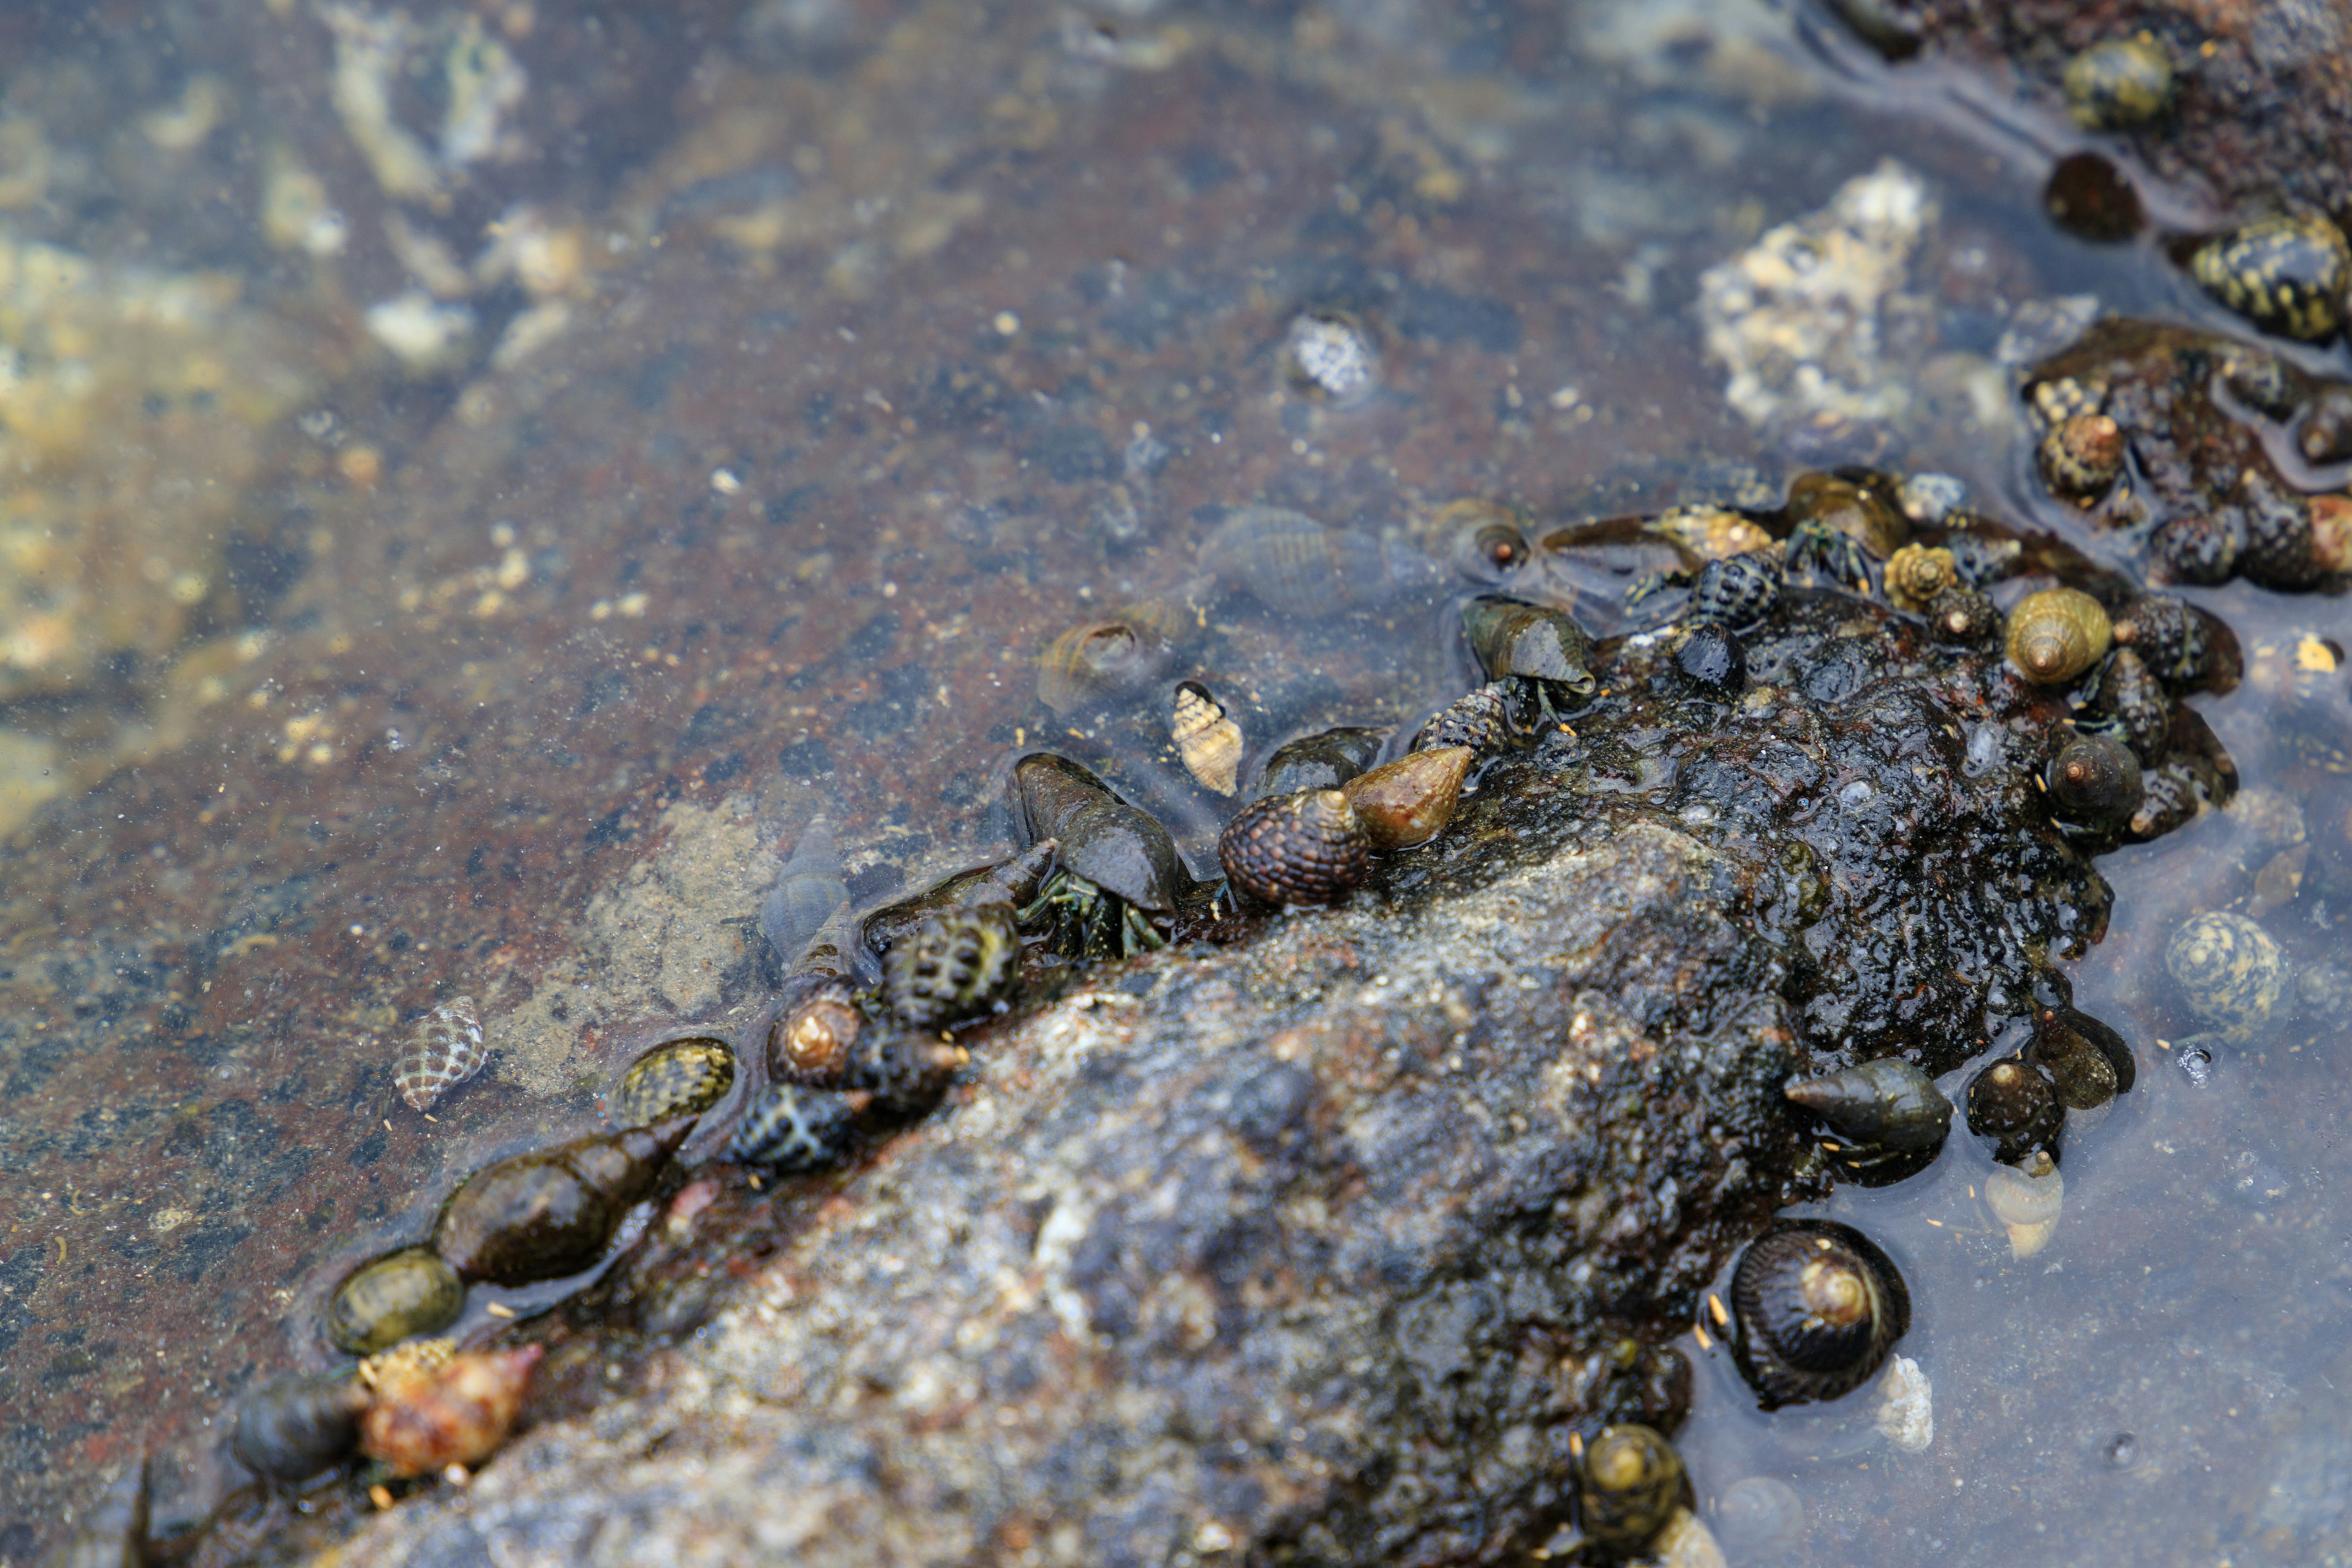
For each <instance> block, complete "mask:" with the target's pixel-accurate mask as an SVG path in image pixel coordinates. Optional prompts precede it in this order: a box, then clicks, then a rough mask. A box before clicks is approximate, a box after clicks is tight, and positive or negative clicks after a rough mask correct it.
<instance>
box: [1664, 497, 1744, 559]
mask: <svg viewBox="0 0 2352 1568" xmlns="http://www.w3.org/2000/svg"><path fill="white" fill-rule="evenodd" d="M1650 526H1651V527H1653V528H1654V529H1656V530H1657V531H1659V532H1660V533H1663V534H1664V535H1665V536H1666V537H1667V538H1668V539H1671V540H1673V541H1674V542H1675V543H1677V544H1679V545H1681V546H1682V547H1683V548H1684V549H1685V550H1688V551H1689V552H1691V553H1692V554H1694V555H1696V556H1698V557H1699V558H1700V559H1701V560H1705V561H1722V560H1725V559H1727V558H1728V557H1731V556H1734V555H1745V554H1747V553H1748V552H1751V551H1759V550H1769V549H1770V548H1771V547H1772V536H1771V535H1770V534H1769V533H1767V532H1765V531H1764V530H1763V529H1762V528H1761V527H1759V525H1758V524H1757V523H1756V522H1754V521H1752V520H1750V519H1748V518H1746V517H1743V516H1741V515H1740V514H1739V513H1738V512H1736V511H1732V510H1728V509H1727V508H1725V507H1719V506H1677V507H1670V508H1668V509H1667V510H1665V511H1664V512H1662V513H1661V514H1659V517H1658V520H1657V521H1655V522H1654V523H1652V524H1651V525H1650Z"/></svg>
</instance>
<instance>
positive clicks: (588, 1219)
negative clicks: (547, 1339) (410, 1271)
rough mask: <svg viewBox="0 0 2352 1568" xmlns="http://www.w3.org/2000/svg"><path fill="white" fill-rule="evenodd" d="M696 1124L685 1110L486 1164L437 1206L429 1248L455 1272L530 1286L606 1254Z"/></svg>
mask: <svg viewBox="0 0 2352 1568" xmlns="http://www.w3.org/2000/svg"><path fill="white" fill-rule="evenodd" d="M693 1125H694V1121H693V1119H692V1118H691V1117H684V1116H681V1117H679V1118H677V1120H676V1121H666V1122H663V1123H661V1124H660V1125H658V1126H655V1127H632V1128H629V1129H627V1130H626V1131H620V1132H604V1133H599V1134H597V1135H595V1136H594V1137H590V1138H580V1139H575V1140H573V1141H572V1142H569V1143H562V1144H558V1145H557V1146H556V1147H554V1148H552V1149H541V1150H536V1151H533V1152H530V1153H528V1154H518V1155H516V1156H514V1157H513V1158H512V1159H509V1160H500V1161H499V1162H498V1163H496V1164H494V1165H486V1166H484V1167H483V1168H482V1169H481V1170H478V1171H477V1172H475V1173H473V1174H472V1175H471V1176H468V1177H467V1179H466V1182H465V1184H464V1185H463V1186H460V1187H459V1188H458V1189H457V1191H456V1192H454V1193H452V1194H449V1199H448V1202H446V1203H445V1204H444V1205H442V1206H441V1217H440V1219H439V1220H438V1221H437V1222H436V1224H435V1226H434V1227H433V1249H434V1250H435V1251H436V1252H438V1253H439V1254H440V1255H441V1257H442V1258H443V1259H444V1260H445V1261H446V1262H447V1264H448V1265H449V1267H450V1268H454V1269H456V1270H457V1278H459V1279H487V1280H488V1281H489V1282H490V1283H491V1284H494V1285H529V1284H532V1283H534V1282H536V1281H538V1280H541V1279H562V1278H563V1277H564V1276H566V1275H569V1274H577V1273H579V1272H580V1271H581V1270H582V1269H583V1268H589V1267H591V1266H592V1265H593V1264H594V1263H595V1262H596V1260H597V1259H598V1258H601V1257H603V1256H604V1248H605V1247H606V1246H607V1245H609V1244H610V1243H611V1241H612V1239H613V1233H614V1231H616V1230H618V1229H619V1228H620V1226H621V1220H622V1217H623V1216H624V1215H626V1214H627V1213H628V1211H629V1205H632V1204H634V1203H635V1202H636V1201H637V1200H638V1199H640V1198H642V1197H644V1196H645V1195H646V1194H647V1193H648V1192H650V1191H651V1190H652V1188H653V1184H654V1183H655V1181H656V1179H657V1178H658V1177H659V1176H660V1174H661V1171H662V1167H663V1165H664V1164H665V1163H667V1161H668V1159H669V1157H670V1155H671V1154H672V1153H673V1152H675V1151H676V1150H677V1146H678V1144H679V1143H680V1142H683V1141H684V1140H685V1138H686V1135H687V1132H688V1131H689V1130H690V1129H691V1128H692V1127H693Z"/></svg>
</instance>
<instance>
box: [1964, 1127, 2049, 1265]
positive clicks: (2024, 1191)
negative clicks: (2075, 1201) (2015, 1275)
mask: <svg viewBox="0 0 2352 1568" xmlns="http://www.w3.org/2000/svg"><path fill="white" fill-rule="evenodd" d="M2065 1200H2066V1179H2065V1177H2063V1176H2062V1175H2060V1174H2059V1173H2058V1163H2057V1162H2056V1161H2054V1160H2053V1159H2052V1158H2051V1157H2050V1155H2049V1153H2048V1152H2046V1151H2036V1152H2033V1153H2032V1154H2029V1155H2027V1156H2026V1157H2025V1159H2024V1160H2023V1161H2021V1163H2018V1164H2016V1165H1995V1166H1994V1167H1993V1168H1992V1169H1991V1170H1990V1171H1988V1172H1986V1173H1985V1187H1984V1201H1985V1207H1986V1208H1988V1209H1990V1210H1991V1211H1992V1216H1993V1218H1995V1219H1997V1220H1999V1221H2000V1225H2001V1228H2002V1229H2003V1230H2005V1231H2007V1232H2008V1233H2009V1255H2010V1256H2011V1258H2017V1259H2019V1260H2020V1261H2022V1260H2023V1259H2025V1258H2031V1257H2032V1256H2033V1255H2034V1254H2035V1253H2037V1252H2040V1251H2041V1250H2042V1248H2043V1247H2047V1246H2049V1245H2050V1236H2051V1233H2052V1232H2053V1231H2054V1230H2056V1229H2057V1228H2058V1215H2059V1211H2060V1210H2061V1209H2062V1208H2063V1207H2064V1205H2065Z"/></svg>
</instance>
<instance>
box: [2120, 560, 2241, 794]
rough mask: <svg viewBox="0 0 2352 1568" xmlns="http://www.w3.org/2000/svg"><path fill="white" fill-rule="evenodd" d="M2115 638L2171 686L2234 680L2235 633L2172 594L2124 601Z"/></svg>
mask: <svg viewBox="0 0 2352 1568" xmlns="http://www.w3.org/2000/svg"><path fill="white" fill-rule="evenodd" d="M2115 640H2116V642H2117V643H2118V644H2120V645H2121V646H2123V647H2127V648H2129V649H2131V650H2132V652H2134V653H2136V654H2137V655H2138V656H2139V658H2140V661H2141V662H2142V663H2143V664H2145V665H2147V672H2148V673H2149V674H2150V675H2153V676H2155V677H2156V678H2157V679H2158V680H2160V681H2162V682H2164V684H2165V685H2166V686H2167V687H2168V688H2170V689H2172V690H2174V691H2198V690H2212V691H2227V690H2228V689H2230V688H2231V687H2232V686H2235V685H2236V684H2237V681H2238V651H2237V639H2236V638H2235V637H2233V636H2232V635H2231V632H2230V630H2229V628H2227V627H2226V626H2221V624H2220V623H2219V622H2217V621H2214V620H2212V619H2210V617H2208V616H2206V615H2205V613H2204V612H2203V611H2201V610H2199V609H2198V608H2197V607H2196V606H2195V605H2190V604H2189V602H2188V601H2187V600H2185V599H2182V598H2179V597H2177V596H2175V595H2171V594H2143V595H2140V596H2139V597H2138V598H2136V599H2134V600H2132V601H2131V603H2129V604H2127V605H2125V606H2124V607H2123V609H2122V610H2121V611H2119V612H2118V613H2117V614H2116V620H2115ZM2141 760H2142V761H2147V759H2146V758H2142V759H2141Z"/></svg>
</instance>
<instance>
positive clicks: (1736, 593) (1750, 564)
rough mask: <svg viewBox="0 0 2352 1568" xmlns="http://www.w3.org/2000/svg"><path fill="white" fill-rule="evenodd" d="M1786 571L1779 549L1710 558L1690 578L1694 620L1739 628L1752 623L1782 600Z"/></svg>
mask: <svg viewBox="0 0 2352 1568" xmlns="http://www.w3.org/2000/svg"><path fill="white" fill-rule="evenodd" d="M1782 582H1783V574H1782V573H1781V569H1780V553H1779V552H1777V551H1771V550H1750V551H1746V552H1742V553H1740V554H1738V555H1728V556H1726V557H1724V558H1723V559H1722V560H1720V561H1710V562H1708V563H1706V565H1704V566H1702V567H1700V568H1699V569H1698V575H1697V576H1696V577H1695V578H1693V579H1692V580H1691V590H1690V607H1689V609H1688V610H1687V611H1686V612H1685V613H1686V614H1688V615H1689V616H1690V617H1691V618H1692V619H1693V620H1701V621H1719V622H1721V623H1722V624H1723V625H1725V626H1730V627H1733V628H1734V629H1737V628H1738V627H1740V626H1752V625H1754V624H1755V623H1756V622H1758V621H1760V620H1762V619H1763V618H1764V617H1765V616H1769V615H1770V614H1771V613H1772V606H1773V605H1777V604H1779V603H1780V587H1781V584H1782Z"/></svg>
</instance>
